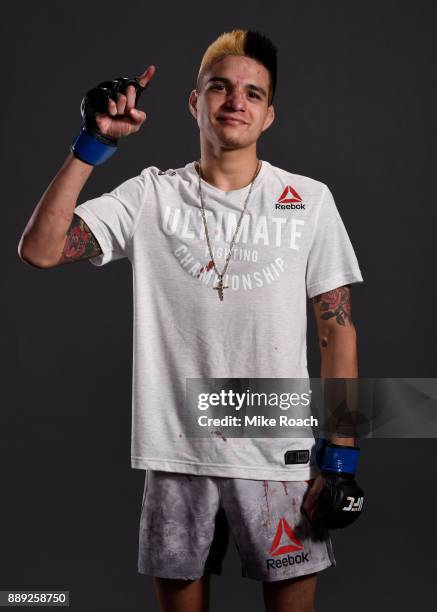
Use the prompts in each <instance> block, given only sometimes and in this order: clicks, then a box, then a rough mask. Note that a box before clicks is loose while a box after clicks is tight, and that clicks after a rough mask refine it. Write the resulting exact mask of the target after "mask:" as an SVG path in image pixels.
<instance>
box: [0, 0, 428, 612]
mask: <svg viewBox="0 0 437 612" xmlns="http://www.w3.org/2000/svg"><path fill="white" fill-rule="evenodd" d="M436 12H437V11H436V5H435V3H432V2H426V1H421V2H417V3H412V2H408V1H392V0H387V1H385V2H376V1H359V2H349V1H343V0H341V1H333V0H320V1H309V0H305V1H304V0H301V1H300V2H297V1H291V0H288V1H287V2H269V3H266V2H255V1H254V0H252V1H251V2H239V3H236V2H229V1H227V0H222V1H221V2H217V3H211V4H207V3H201V2H199V3H197V2H184V3H159V2H158V3H146V2H139V1H137V0H131V1H130V2H126V3H119V2H113V1H112V0H111V1H107V2H101V1H99V2H85V1H84V0H80V1H76V2H69V3H59V2H44V3H32V4H31V3H28V4H27V5H26V4H23V3H8V5H7V6H6V7H3V8H2V13H3V15H2V17H3V18H2V30H3V32H2V37H1V39H2V43H3V45H4V48H3V53H2V56H3V57H6V58H7V61H6V65H5V66H4V67H3V94H2V101H3V112H2V120H3V121H2V133H3V138H2V143H3V152H2V174H3V179H2V183H3V186H4V187H5V192H4V196H3V214H2V226H3V228H4V231H3V232H2V235H3V239H2V246H4V247H5V249H4V254H3V273H2V276H1V280H2V292H1V296H2V306H3V314H2V320H3V331H4V333H3V334H1V338H2V343H3V350H2V357H3V367H2V372H3V373H4V376H3V383H2V396H3V397H2V399H3V401H2V404H1V405H2V409H1V412H0V415H1V416H0V418H1V422H0V435H1V438H0V452H1V457H0V459H1V461H0V470H1V474H0V496H1V499H0V513H1V521H0V529H1V533H0V542H1V544H0V589H38V590H41V589H66V590H67V589H69V590H70V592H71V602H72V604H71V608H72V609H73V610H77V611H78V612H79V611H80V612H88V611H90V612H91V611H93V612H94V611H95V610H100V609H105V610H108V611H112V610H114V611H115V610H120V609H121V608H123V609H128V610H130V611H132V612H133V611H134V610H138V611H140V610H144V609H147V610H150V611H154V610H157V605H156V603H155V597H154V594H153V591H152V584H151V579H150V578H147V577H144V576H140V575H138V574H137V572H136V561H137V535H138V533H137V532H138V521H139V512H140V506H141V495H142V487H143V472H141V471H137V470H131V468H130V426H131V366H132V277H131V270H130V265H129V262H128V261H127V260H123V261H118V262H115V263H113V264H112V265H108V266H106V267H104V268H102V269H99V270H98V269H96V268H95V267H94V266H92V265H91V264H90V263H89V262H81V263H77V264H75V265H72V266H64V267H60V268H57V269H52V270H36V269H33V268H32V267H30V266H27V265H25V264H24V263H22V262H20V260H19V258H18V256H17V244H18V240H19V237H20V235H21V233H22V231H23V229H24V226H25V224H26V223H27V220H28V218H29V216H30V214H31V212H32V210H33V208H34V207H35V205H36V204H37V202H38V200H39V198H40V197H41V195H42V193H43V192H44V190H45V189H46V187H47V186H48V184H49V182H50V181H51V180H52V178H53V176H54V175H55V173H56V172H57V171H58V169H59V167H60V165H61V164H62V163H63V161H64V160H65V158H66V156H67V154H68V149H69V145H70V143H71V141H72V139H73V137H74V136H75V135H76V134H77V132H78V130H79V129H80V126H81V118H80V113H79V105H80V100H81V98H82V96H83V94H84V93H85V91H86V90H87V89H89V88H90V87H92V86H94V85H95V84H97V83H98V82H100V81H102V80H105V79H107V78H115V77H117V76H120V75H123V76H124V75H126V76H134V75H136V74H139V73H141V72H142V71H143V70H144V69H145V68H146V67H147V66H148V65H149V64H151V63H154V64H155V65H156V66H157V72H156V74H155V76H154V78H153V82H152V84H151V85H150V87H149V88H148V90H147V92H146V93H145V94H144V95H143V97H142V99H141V103H140V107H141V108H143V109H144V110H146V112H147V113H148V119H147V121H146V124H145V125H144V126H143V129H142V130H141V131H140V133H139V134H137V135H135V136H133V137H131V138H129V139H126V141H124V142H122V143H121V146H120V150H119V152H118V153H117V155H115V156H114V157H113V158H112V159H111V160H110V161H109V162H108V163H107V164H105V165H104V166H102V167H100V168H98V169H96V170H94V171H93V174H92V176H91V178H90V180H89V182H88V183H87V185H86V186H85V189H84V190H83V192H82V194H81V196H80V199H79V202H83V201H85V200H86V199H88V198H90V197H95V196H98V195H100V194H101V193H103V192H105V191H109V190H111V189H113V188H114V187H115V186H117V185H118V184H120V183H121V182H122V181H124V180H126V179H127V178H129V177H131V176H134V175H136V174H138V173H139V172H140V171H141V170H142V169H143V168H144V167H146V166H148V165H156V166H158V167H160V168H162V169H166V168H170V167H174V168H177V167H180V166H181V165H185V164H186V163H187V162H188V161H192V160H193V159H196V158H197V157H198V154H199V136H198V128H197V125H196V123H195V121H194V119H193V118H192V116H191V115H190V114H189V111H188V106H187V98H188V94H189V92H190V90H191V89H192V88H193V87H194V83H195V76H196V74H197V69H198V66H199V63H200V59H201V56H202V53H203V51H204V50H205V48H206V46H207V45H208V44H209V43H210V42H211V41H212V40H213V39H214V38H215V37H216V36H218V35H219V34H221V33H222V32H223V31H225V30H230V29H232V28H238V27H243V28H252V29H260V30H261V31H263V32H264V33H266V34H267V35H268V36H270V37H271V38H272V40H273V41H274V42H275V44H276V45H277V46H278V48H279V82H278V90H277V94H276V99H275V107H276V113H277V117H276V121H275V123H274V124H273V125H272V127H271V128H270V129H269V130H268V131H267V132H266V133H265V134H264V135H263V136H262V138H261V141H260V143H259V155H260V157H261V158H262V159H267V160H269V161H270V162H271V163H273V164H274V165H276V166H279V167H282V168H285V169H288V170H290V171H292V172H295V173H298V174H303V175H307V176H310V177H313V178H316V179H319V180H321V181H323V182H326V183H327V184H328V185H329V186H330V188H331V189H332V191H333V194H334V197H335V199H336V202H337V206H338V208H339V210H340V213H341V215H342V218H343V220H344V222H345V225H346V227H347V229H348V232H349V235H350V237H351V240H352V243H353V245H354V247H355V250H356V253H357V256H358V260H359V262H360V266H361V270H362V273H363V276H364V278H365V283H364V284H363V285H360V286H356V287H355V288H354V289H353V291H352V302H353V315H354V319H355V323H356V326H357V331H358V338H359V365H360V374H361V376H363V377H364V376H375V377H385V376H392V377H435V376H436V365H435V346H436V340H437V338H436V328H435V314H434V309H435V299H436V291H435V247H434V243H433V238H434V237H435V221H436V201H435V199H436V198H435V192H434V182H433V181H434V173H435V160H436V156H435V153H436V144H435V127H436V126H435V122H436V121H435V117H436V114H435V107H436V80H435V61H436V57H435V55H436V54H435V42H434V39H435V33H436V32H435V30H436V26H435V22H436V21H435V18H436ZM309 315H310V317H311V318H310V330H309V333H310V339H309V340H310V341H309V359H310V364H311V365H310V374H311V375H312V376H318V375H319V370H318V368H319V357H318V348H317V343H316V341H315V333H314V332H315V326H314V321H313V320H312V313H311V311H310V312H309ZM361 447H362V449H363V453H362V457H361V464H360V470H359V478H358V481H359V483H360V484H361V485H362V486H363V488H364V489H365V490H366V493H367V502H366V511H365V513H364V515H363V516H362V518H361V519H360V521H359V522H358V523H356V524H355V525H354V526H352V527H350V528H349V529H346V530H344V531H341V532H335V534H334V546H335V552H336V557H337V562H338V566H337V568H336V569H333V568H331V569H328V570H326V571H324V572H322V573H321V574H320V581H319V588H318V595H317V601H318V608H317V609H318V610H319V611H320V612H333V611H334V610H335V611H336V612H339V611H340V610H350V609H351V607H353V609H354V610H355V612H361V611H363V612H364V611H367V610H368V609H369V608H370V607H371V606H372V607H373V606H377V608H378V609H381V610H396V611H399V612H404V611H405V612H406V611H407V610H410V609H411V608H413V606H414V607H415V608H417V609H420V610H431V609H432V608H433V603H432V601H433V597H432V595H433V592H434V590H435V585H434V568H435V555H434V550H435V549H434V546H435V545H436V543H437V538H436V534H435V529H434V502H435V492H434V476H435V452H436V449H437V442H436V440H434V439H404V440H370V439H367V440H364V441H362V443H361ZM212 601H213V603H212V611H213V612H218V611H219V610H223V609H228V610H239V611H243V610H251V611H252V612H253V611H258V610H262V609H263V606H262V598H261V590H260V584H259V583H256V582H254V581H251V580H248V579H244V578H241V577H240V565H239V562H238V557H237V553H236V551H235V549H234V546H233V545H232V542H231V547H230V549H229V552H228V556H227V559H226V564H225V569H224V575H223V576H222V577H221V578H214V579H213V583H212Z"/></svg>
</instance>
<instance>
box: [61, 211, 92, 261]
mask: <svg viewBox="0 0 437 612" xmlns="http://www.w3.org/2000/svg"><path fill="white" fill-rule="evenodd" d="M101 253H102V249H101V248H100V245H99V243H98V242H97V239H96V237H95V236H94V234H93V233H92V231H91V230H90V228H89V227H88V225H87V224H86V223H85V221H84V220H83V219H81V218H80V217H79V216H78V215H73V221H72V222H71V225H70V227H69V228H68V232H67V235H66V238H65V244H64V248H63V249H62V255H61V257H60V258H59V261H58V263H57V265H58V266H59V265H61V264H66V263H73V262H75V261H79V260H81V259H89V258H90V257H96V255H100V254H101Z"/></svg>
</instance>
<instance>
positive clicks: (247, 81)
mask: <svg viewBox="0 0 437 612" xmlns="http://www.w3.org/2000/svg"><path fill="white" fill-rule="evenodd" d="M268 96H269V72H268V70H267V68H265V66H263V65H262V64H260V63H259V62H257V61H256V60H254V59H252V58H250V57H245V56H235V55H228V56H226V57H224V58H222V59H220V60H218V61H216V62H215V63H214V64H213V65H212V66H211V67H210V68H209V70H208V71H207V72H206V73H205V74H204V76H203V78H202V81H201V83H200V84H199V91H196V90H193V91H192V92H191V94H190V98H189V107H190V111H191V113H192V114H193V116H194V117H196V119H197V123H198V125H199V128H200V132H201V137H203V138H206V139H207V140H208V141H210V142H211V143H212V144H213V145H218V146H220V147H222V148H226V149H238V148H244V147H248V146H250V145H252V144H253V143H255V142H256V141H257V140H258V138H259V136H260V134H261V133H262V132H263V131H264V130H266V129H267V128H268V127H269V126H270V124H271V123H272V121H273V119H274V116H275V114H274V109H273V105H271V106H268Z"/></svg>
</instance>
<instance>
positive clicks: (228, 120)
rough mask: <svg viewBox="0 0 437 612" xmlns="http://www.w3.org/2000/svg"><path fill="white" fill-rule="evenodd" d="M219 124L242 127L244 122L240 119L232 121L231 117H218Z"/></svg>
mask: <svg viewBox="0 0 437 612" xmlns="http://www.w3.org/2000/svg"><path fill="white" fill-rule="evenodd" d="M218 120H219V121H220V123H227V124H229V125H239V124H241V125H244V121H241V119H234V118H233V117H218Z"/></svg>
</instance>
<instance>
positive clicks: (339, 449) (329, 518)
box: [302, 438, 364, 529]
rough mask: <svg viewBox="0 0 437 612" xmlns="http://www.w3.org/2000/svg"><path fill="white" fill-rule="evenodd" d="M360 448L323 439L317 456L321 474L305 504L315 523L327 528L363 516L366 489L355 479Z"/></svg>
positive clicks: (305, 509) (337, 526) (344, 523)
mask: <svg viewBox="0 0 437 612" xmlns="http://www.w3.org/2000/svg"><path fill="white" fill-rule="evenodd" d="M359 453H360V449H359V448H358V447H352V446H341V445H339V444H332V443H331V442H328V440H325V439H324V438H321V439H319V440H318V441H317V443H316V445H315V447H314V454H313V457H314V459H315V462H316V463H317V465H318V466H319V468H320V471H321V475H320V476H319V477H317V478H316V480H315V483H314V485H313V487H315V490H312V489H313V488H312V489H310V491H308V494H307V499H306V500H304V503H303V505H302V509H303V511H304V512H305V513H306V514H307V516H308V518H309V519H310V521H311V523H313V524H314V525H316V526H319V527H323V528H325V529H339V528H343V527H347V526H348V525H350V524H351V523H353V522H354V521H356V520H357V518H358V517H359V516H360V514H361V511H362V508H363V502H364V492H363V490H362V489H361V488H360V487H359V486H358V485H357V483H356V482H355V472H356V469H357V465H358V457H359Z"/></svg>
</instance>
